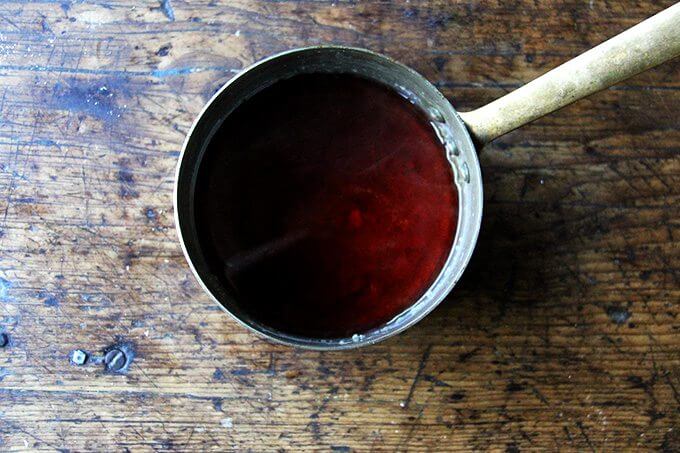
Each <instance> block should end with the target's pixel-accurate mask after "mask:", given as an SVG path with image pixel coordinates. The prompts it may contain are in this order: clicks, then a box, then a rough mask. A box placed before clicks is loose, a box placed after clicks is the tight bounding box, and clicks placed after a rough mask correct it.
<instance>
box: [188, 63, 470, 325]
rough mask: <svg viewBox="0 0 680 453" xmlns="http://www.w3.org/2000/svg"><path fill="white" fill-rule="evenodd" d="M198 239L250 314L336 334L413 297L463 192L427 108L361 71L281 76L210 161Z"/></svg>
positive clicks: (200, 193) (250, 104)
mask: <svg viewBox="0 0 680 453" xmlns="http://www.w3.org/2000/svg"><path fill="white" fill-rule="evenodd" d="M197 180H198V185H197V187H196V193H195V200H196V205H195V216H196V224H197V226H198V228H199V234H200V244H201V248H202V250H203V253H204V254H205V255H206V259H207V260H208V262H209V266H210V268H211V270H212V272H213V273H214V275H215V277H216V278H218V279H220V281H221V283H222V285H224V286H225V287H226V288H229V290H230V292H231V293H232V294H234V297H235V298H236V300H237V301H238V303H239V305H240V307H241V309H242V310H244V311H245V312H246V313H248V314H249V315H250V316H252V317H253V318H255V319H257V320H258V321H259V322H261V323H263V324H265V325H267V326H269V327H271V328H274V329H278V330H280V331H283V332H285V333H288V334H297V335H304V336H310V337H318V338H337V337H346V336H351V335H353V334H355V333H362V332H365V331H367V330H369V329H371V328H374V327H378V326H380V325H381V324H383V323H385V322H387V321H389V320H390V319H392V318H393V317H394V316H396V315H398V314H399V313H400V312H401V311H403V310H404V309H406V308H407V307H409V306H410V305H411V304H413V303H414V302H416V301H417V300H418V299H419V297H420V296H422V295H423V294H424V292H425V291H426V290H427V289H428V288H429V287H430V285H431V284H432V283H433V281H434V279H435V278H436V277H437V275H438V274H439V272H440V271H441V269H442V267H443V265H444V263H445V261H446V259H447V257H448V255H449V252H450V250H451V246H452V243H453V238H454V235H455V232H456V224H457V217H458V197H457V191H456V187H455V184H454V179H453V174H452V170H451V167H450V164H449V163H448V161H447V160H446V157H445V152H444V149H443V146H442V144H441V143H440V141H439V140H438V138H437V136H436V135H435V132H434V129H433V128H432V126H431V125H430V124H429V122H428V120H427V119H426V117H425V116H424V115H423V114H422V112H421V111H420V110H419V109H417V108H416V107H414V106H413V105H412V104H411V103H410V102H408V101H407V100H406V99H404V98H402V97H401V96H399V95H398V94H396V93H395V92H394V91H392V90H391V89H389V88H387V87H385V86H383V85H380V84H378V83H376V82H372V81H369V80H366V79H363V78H359V77H355V76H350V75H331V74H307V75H299V76H295V77H293V78H291V79H288V80H284V81H280V82H277V83H275V84H274V85H272V86H271V87H269V88H267V89H265V90H263V91H261V92H260V93H258V94H257V95H255V96H254V97H252V98H251V99H250V100H248V101H247V102H245V103H244V104H242V105H241V106H240V107H238V108H237V109H236V110H235V112H234V113H232V114H231V115H230V116H229V117H228V118H227V120H226V121H225V122H224V124H223V125H222V126H221V128H220V130H219V131H218V133H217V135H216V136H215V137H214V139H213V140H212V142H211V144H210V145H209V148H208V151H207V152H206V156H205V158H204V160H203V161H202V163H201V167H200V169H199V176H198V179H197Z"/></svg>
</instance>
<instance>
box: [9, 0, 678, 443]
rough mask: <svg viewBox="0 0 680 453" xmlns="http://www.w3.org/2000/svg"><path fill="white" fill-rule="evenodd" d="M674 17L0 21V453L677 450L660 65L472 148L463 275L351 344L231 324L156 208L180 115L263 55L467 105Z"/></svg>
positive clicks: (512, 8)
mask: <svg viewBox="0 0 680 453" xmlns="http://www.w3.org/2000/svg"><path fill="white" fill-rule="evenodd" d="M672 3H673V2H672V1H668V0H664V1H656V0H654V1H652V0H636V1H633V0H622V1H603V0H578V1H577V0H545V1H541V2H538V1H532V0H513V1H501V0H488V1H482V0H475V1H466V2H460V1H458V2H451V1H447V0H433V1H416V0H411V1H410V2H409V1H406V2H398V1H385V0H383V1H362V2H356V1H348V2H343V1H325V0H308V1H287V0H281V1H273V0H268V1H267V0H257V1H255V0H224V1H207V0H205V1H193V0H192V1H179V0H164V1H162V2H160V3H159V2H138V1H125V0H110V1H95V0H92V1H87V0H85V1H78V0H63V1H59V0H56V1H51V0H42V1H34V2H24V1H20V0H17V1H11V0H9V1H8V0H3V1H0V191H1V197H0V329H2V331H3V332H5V334H6V337H7V339H8V344H7V345H6V346H5V347H3V348H0V450H2V451H6V450H15V449H47V450H55V449H70V450H76V451H81V450H89V449H96V450H102V451H111V450H116V451H118V450H126V449H130V450H146V449H154V450H169V449H180V450H188V449H194V450H208V449H213V450H229V449H247V448H250V449H253V450H257V451H261V450H275V449H279V448H280V449H287V450H291V451H296V450H298V449H300V448H303V447H306V448H311V447H319V448H322V449H332V450H335V451H348V450H353V449H357V450H368V449H375V450H393V449H399V450H413V451H420V450H453V449H464V450H471V449H474V450H486V449H494V450H506V451H519V450H528V449H538V448H545V449H551V450H580V451H588V450H593V451H608V450H612V451H615V450H619V449H635V448H645V449H654V450H666V451H677V450H678V449H680V412H679V411H680V394H679V392H680V352H679V351H680V332H679V330H680V320H679V319H678V315H679V314H680V305H679V303H678V302H679V300H680V284H679V271H680V269H679V267H680V215H679V214H680V149H679V147H680V124H679V118H680V62H679V61H675V62H671V63H668V64H665V65H664V66H661V67H659V68H657V69H656V70H653V71H650V72H647V73H644V74H642V75H640V76H638V77H636V78H634V79H632V80H630V81H627V82H625V83H624V84H622V85H619V86H617V87H615V88H613V89H610V90H607V91H605V92H603V93H600V94H597V95H595V96H593V97H592V98H590V99H588V100H585V101H582V102H580V103H578V104H575V105H573V106H570V107H568V108H567V109H564V110H562V111H560V112H558V113H556V114H553V115H552V116H550V117H547V118H544V119H542V120H539V121H538V122H536V123H534V124H532V125H530V126H527V127H524V128H522V129H520V130H518V131H515V132H513V133H511V134H509V135H507V136H505V137H503V138H501V139H499V140H497V141H496V142H495V143H493V144H492V145H490V146H488V147H487V148H486V149H485V150H484V151H483V152H482V153H481V162H482V166H483V170H484V179H485V192H486V203H485V209H486V211H485V219H484V224H483V230H482V234H481V237H480V241H479V245H478V247H477V251H476V254H475V257H474V258H473V261H472V263H471V266H470V268H469V269H468V271H467V272H466V274H465V277H464V279H463V281H462V282H461V283H460V285H459V286H458V287H457V288H456V289H455V290H454V292H453V294H452V296H451V297H450V298H449V300H447V301H446V302H445V303H444V304H443V305H442V306H440V308H438V309H437V310H436V311H435V312H434V313H432V314H431V315H430V316H429V317H428V318H427V319H426V320H425V321H423V322H421V323H420V324H419V325H417V326H416V327H415V328H413V329H411V330H409V331H408V332H407V333H405V334H403V335H401V336H399V337H398V338H394V339H391V340H389V341H387V342H385V343H382V344H380V345H377V346H374V347H370V348H367V349H362V350H357V351H350V352H341V353H319V352H306V351H299V350H292V349H289V348H287V347H283V346H277V345H272V344H269V343H267V342H266V341H263V340H261V339H259V338H257V337H255V336H253V335H252V334H250V333H247V332H246V331H245V330H244V329H242V328H240V327H238V326H237V325H236V324H235V323H234V322H232V321H231V320H230V319H228V318H227V317H226V315H224V314H223V313H222V312H221V311H220V310H219V309H218V308H217V307H216V306H215V305H214V304H213V303H212V302H211V301H210V300H209V299H208V297H207V296H206V295H204V294H203V293H202V292H201V291H200V289H199V287H198V285H197V283H196V282H195V280H194V279H193V277H192V275H191V274H190V272H189V269H188V266H187V265H186V263H185V261H184V258H183V257H182V254H181V251H180V247H179V244H178V242H177V240H176V236H175V231H174V228H173V216H172V199H171V193H172V184H173V171H174V167H175V163H176V160H177V156H178V153H179V150H180V146H181V144H182V141H183V138H184V135H185V133H186V132H187V130H188V128H189V126H190V124H191V122H192V120H193V118H194V117H195V115H196V114H197V113H198V112H199V110H200V109H201V107H202V105H203V103H204V102H205V101H206V100H207V99H208V98H209V97H210V96H211V94H212V93H213V92H214V91H215V90H216V89H217V88H218V87H219V86H220V85H221V84H222V83H224V82H225V81H227V80H228V79H229V78H230V77H232V76H233V75H234V74H235V73H237V72H238V71H239V70H240V69H241V68H243V67H244V66H246V65H248V64H250V63H252V62H254V61H256V60H258V59H260V58H262V57H265V56H267V55H270V54H272V53H274V52H277V51H281V50H284V49H288V48H291V47H296V46H302V45H307V44H317V43H330V42H332V43H342V44H350V45H356V46H363V47H367V48H370V49H373V50H376V51H379V52H384V53H386V54H388V55H390V56H392V57H395V58H397V59H399V60H401V61H403V62H404V63H406V64H408V65H410V66H412V67H414V68H415V69H417V70H418V71H420V72H421V73H423V74H424V75H425V76H426V77H428V78H429V79H430V80H432V81H433V82H435V83H436V84H437V86H438V87H440V88H441V90H442V91H443V92H444V93H445V94H446V96H447V97H449V99H451V101H452V102H454V105H455V106H456V107H458V108H459V109H461V110H464V109H469V108H473V107H475V106H479V105H482V104H483V103H485V102H488V101H490V100H492V99H494V98H496V97H498V96H500V95H502V94H503V93H505V92H507V91H508V90H511V89H513V88H515V87H517V86H520V85H521V84H523V83H525V82H527V81H529V80H530V79H532V78H533V77H535V76H537V75H539V74H541V73H543V72H545V71H546V70H548V69H550V68H552V67H554V66H555V65H557V64H559V63H561V62H563V61H565V60H567V59H568V58H570V57H572V56H575V55H577V54H578V53H580V52H582V51H584V50H586V49H587V48H589V47H591V46H593V45H595V44H597V43H599V42H601V41H602V40H604V39H605V38H607V37H609V36H612V35H613V34H615V33H618V32H620V31H622V30H623V29H625V28H627V27H629V26H631V25H633V24H635V23H637V22H639V21H641V20H643V19H644V18H646V17H647V16H649V15H651V14H653V13H655V12H657V11H659V10H661V9H662V8H663V7H666V6H669V5H671V4H672ZM116 345H117V346H119V347H121V348H123V349H124V350H125V352H127V354H128V355H129V357H128V358H129V359H131V363H129V366H128V367H125V368H123V369H122V370H120V371H119V372H118V373H110V372H106V371H105V367H104V364H103V363H102V362H101V356H102V354H103V352H104V351H106V350H108V348H110V347H112V346H116ZM75 350H83V351H86V352H87V353H88V354H89V361H88V362H87V363H85V364H84V365H82V366H78V365H76V364H74V363H72V361H71V360H70V357H71V354H72V352H73V351H75Z"/></svg>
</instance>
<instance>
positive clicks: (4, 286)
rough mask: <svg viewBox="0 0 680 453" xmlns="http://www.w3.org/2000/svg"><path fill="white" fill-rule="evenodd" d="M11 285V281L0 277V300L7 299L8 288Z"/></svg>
mask: <svg viewBox="0 0 680 453" xmlns="http://www.w3.org/2000/svg"><path fill="white" fill-rule="evenodd" d="M11 287H12V282H10V281H9V280H5V279H4V278H2V277H0V300H3V299H7V296H9V289H10V288H11Z"/></svg>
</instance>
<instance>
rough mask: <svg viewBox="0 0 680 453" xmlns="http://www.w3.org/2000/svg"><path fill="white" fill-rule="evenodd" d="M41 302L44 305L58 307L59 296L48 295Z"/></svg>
mask: <svg viewBox="0 0 680 453" xmlns="http://www.w3.org/2000/svg"><path fill="white" fill-rule="evenodd" d="M43 304H45V306H46V307H58V306H59V298H57V297H55V296H48V297H47V298H46V299H45V300H44V301H43Z"/></svg>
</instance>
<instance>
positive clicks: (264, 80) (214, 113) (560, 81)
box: [174, 4, 680, 350]
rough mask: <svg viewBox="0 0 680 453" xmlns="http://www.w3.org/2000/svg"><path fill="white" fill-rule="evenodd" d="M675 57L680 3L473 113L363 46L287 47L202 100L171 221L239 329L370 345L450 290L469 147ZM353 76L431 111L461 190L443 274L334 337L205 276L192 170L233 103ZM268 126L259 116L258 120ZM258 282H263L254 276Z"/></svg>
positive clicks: (324, 343)
mask: <svg viewBox="0 0 680 453" xmlns="http://www.w3.org/2000/svg"><path fill="white" fill-rule="evenodd" d="M678 55H680V4H676V5H674V6H671V7H670V8H668V9H666V10H664V11H662V12H660V13H658V14H657V15H655V16H653V17H651V18H649V19H647V20H645V21H644V22H642V23H640V24H638V25H636V26H634V27H632V28H630V29H629V30H627V31H625V32H623V33H621V34H620V35H618V36H616V37H614V38H612V39H610V40H608V41H606V42H604V43H602V44H600V45H599V46H597V47H595V48H593V49H591V50H589V51H587V52H586V53H584V54H582V55H580V56H578V57H576V58H574V59H573V60H571V61H568V62H566V63H564V64H562V65H561V66H559V67H557V68H555V69H553V70H551V71H549V72H547V73H546V74H544V75H542V76H541V77H539V78H537V79H535V80H533V81H532V82H530V83H528V84H526V85H524V86H522V87H521V88H519V89H517V90H515V91H513V92H511V93H509V94H507V95H505V96H503V97H502V98H500V99H498V100H496V101H493V102H491V103H490V104H488V105H485V106H483V107H481V108H478V109H477V110H473V111H469V112H457V111H456V110H455V108H454V107H453V106H452V105H451V104H450V103H449V102H448V101H447V99H446V98H445V97H444V96H443V95H442V94H441V93H440V92H439V91H438V90H437V89H436V88H435V87H434V86H433V85H432V84H431V83H430V82H428V81H427V80H426V79H425V78H424V77H423V76H421V75H420V74H418V73H417V72H415V71H414V70H412V69H410V68H408V67H406V66H404V65H402V64H400V63H398V62H396V61H394V60H392V59H390V58H388V57H386V56H383V55H379V54H376V53H374V52H371V51H369V50H365V49H357V48H349V47H343V46H319V47H308V48H301V49H295V50H290V51H287V52H283V53H280V54H278V55H274V56H272V57H269V58H267V59H265V60H263V61H260V62H258V63H256V64H254V65H252V66H251V67H249V68H248V69H246V70H244V71H242V72H241V73H240V74H238V75H237V76H235V77H234V78H233V79H231V80H230V81H229V82H228V83H227V84H226V85H225V86H224V87H222V88H221V89H220V90H219V91H218V92H217V93H216V94H215V96H214V97H213V98H212V99H211V100H210V101H209V102H208V103H207V105H206V106H205V107H204V108H203V110H202V112H201V113H200V115H199V116H198V118H197V120H196V121H195V123H194V124H193V126H192V128H191V130H190V132H189V134H188V136H187V139H186V141H185V143H184V146H183V150H182V153H181V155H180V158H179V163H178V167H177V173H176V182H175V192H174V205H175V221H176V226H177V231H178V234H179V239H180V243H181V245H182V249H183V251H184V254H185V256H186V259H187V261H188V263H189V265H190V267H191V269H192V271H193V273H194V275H195V277H196V278H197V280H198V282H199V283H200V285H201V286H202V287H203V289H204V290H205V291H206V292H207V293H208V294H209V295H210V296H211V297H212V298H213V299H215V301H217V302H218V303H219V304H220V306H222V307H223V308H224V309H225V311H226V312H227V313H229V314H231V315H232V316H233V317H234V319H236V320H237V321H238V322H239V323H241V324H242V325H243V326H245V327H247V328H249V329H251V330H253V331H254V332H256V333H259V334H261V335H264V336H265V337H266V338H268V339H270V340H273V341H276V342H280V343H284V344H288V345H292V346H297V347H303V348H309V349H320V350H339V349H349V348H354V347H358V346H364V345H369V344H373V343H376V342H378V341H381V340H383V339H386V338H388V337H390V336H393V335H395V334H397V333H399V332H401V331H403V330H404V329H406V328H408V327H410V326H412V325H413V324H415V323H416V322H418V321H419V320H421V319H422V318H423V317H424V316H426V315H427V314H428V313H429V312H430V311H432V310H433V309H434V308H435V307H436V306H437V305H438V304H439V303H440V302H441V301H442V300H443V299H444V298H445V297H446V296H447V294H449V292H450V291H451V290H452V288H453V287H454V286H455V285H456V283H457V282H458V280H459V279H460V277H461V275H462V273H463V271H464V270H465V267H466V265H467V264H468V261H469V260H470V257H471V255H472V253H473V250H474V247H475V243H476V241H477V236H478V233H479V229H480V224H481V219H482V208H483V190H482V172H481V169H480V166H479V161H478V158H477V150H479V149H480V148H481V147H482V146H484V145H485V144H486V143H489V142H490V141H492V140H494V139H495V138H497V137H500V136H502V135H503V134H506V133H508V132H510V131H512V130H514V129H516V128H518V127H520V126H522V125H524V124H527V123H529V122H531V121H533V120H535V119H537V118H539V117H542V116H543V115H546V114H548V113H550V112H553V111H555V110H557V109H559V108H561V107H564V106H566V105H568V104H570V103H572V102H574V101H576V100H578V99H581V98H583V97H586V96H588V95H590V94H592V93H595V92H597V91H600V90H602V89H605V88H607V87H609V86H611V85H613V84H615V83H617V82H620V81H623V80H625V79H627V78H629V77H632V76H634V75H636V74H638V73H640V72H642V71H644V70H647V69H649V68H652V67H654V66H656V65H658V64H660V63H662V62H664V61H667V60H669V59H671V58H674V57H676V56H678ZM318 72H321V73H352V74H356V75H358V76H361V77H364V78H367V79H371V80H374V81H378V82H380V83H381V84H383V85H387V86H388V87H391V88H392V89H394V90H395V91H397V92H399V93H400V94H401V95H402V96H404V97H407V98H408V99H409V100H410V101H411V102H412V103H413V104H415V105H416V106H418V107H419V108H420V109H421V110H422V111H423V112H425V114H426V115H428V116H429V118H430V120H431V122H432V124H433V125H434V127H436V128H437V129H438V131H437V132H438V135H439V136H440V137H441V138H442V140H443V144H444V146H443V152H445V153H446V155H447V159H448V160H449V161H450V163H451V167H452V171H453V173H454V175H455V184H456V186H457V189H458V197H459V200H458V201H459V213H458V215H459V217H458V228H457V230H456V233H455V239H454V240H453V246H452V249H451V251H450V254H449V256H448V259H447V260H446V262H445V264H444V265H443V268H442V269H441V272H440V273H439V275H438V276H437V277H436V279H435V280H434V282H433V283H432V285H431V286H430V288H429V289H428V290H427V291H426V292H425V294H423V295H422V297H420V299H419V300H417V301H415V303H413V304H412V305H411V306H410V307H409V308H407V309H405V310H404V311H403V312H401V313H400V314H398V315H397V316H395V317H394V318H393V319H391V320H389V321H388V322H386V323H384V324H382V325H380V326H378V327H375V328H372V329H370V330H368V331H365V332H356V333H354V334H352V335H347V336H346V337H342V338H315V337H311V336H304V335H297V334H293V333H290V332H286V331H283V330H281V329H274V328H272V327H271V326H268V325H266V324H265V323H262V322H261V321H260V320H258V319H257V318H255V317H253V316H251V315H249V314H248V313H247V311H245V310H243V309H242V307H240V306H239V304H238V301H237V300H234V296H233V295H232V294H230V293H229V292H228V291H225V289H224V288H223V287H221V283H220V282H219V281H218V280H216V279H214V278H212V276H211V270H210V268H209V266H208V265H207V264H206V262H205V259H204V257H203V256H202V253H201V249H200V246H199V243H198V241H199V239H198V233H197V226H196V221H195V219H194V215H193V209H194V204H195V200H194V196H195V186H196V178H197V168H198V167H199V164H200V162H201V159H202V157H203V154H204V152H205V149H206V146H207V143H209V142H210V139H211V137H212V136H213V134H214V133H215V130H216V128H217V127H218V126H219V125H220V124H221V123H222V122H223V121H224V120H225V118H226V117H227V116H228V115H229V114H230V113H231V112H233V111H234V109H235V108H236V107H237V106H238V105H240V104H241V103H242V102H244V101H245V100H246V99H248V98H249V97H251V96H253V95H254V94H255V93H257V92H258V91H260V90H262V89H264V88H266V87H268V86H270V85H271V84H272V83H273V82H275V81H276V80H281V79H285V78H289V77H291V76H293V75H296V74H301V73H318ZM262 127H266V123H265V124H263V125H262ZM262 284H263V285H266V284H267V282H262Z"/></svg>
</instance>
